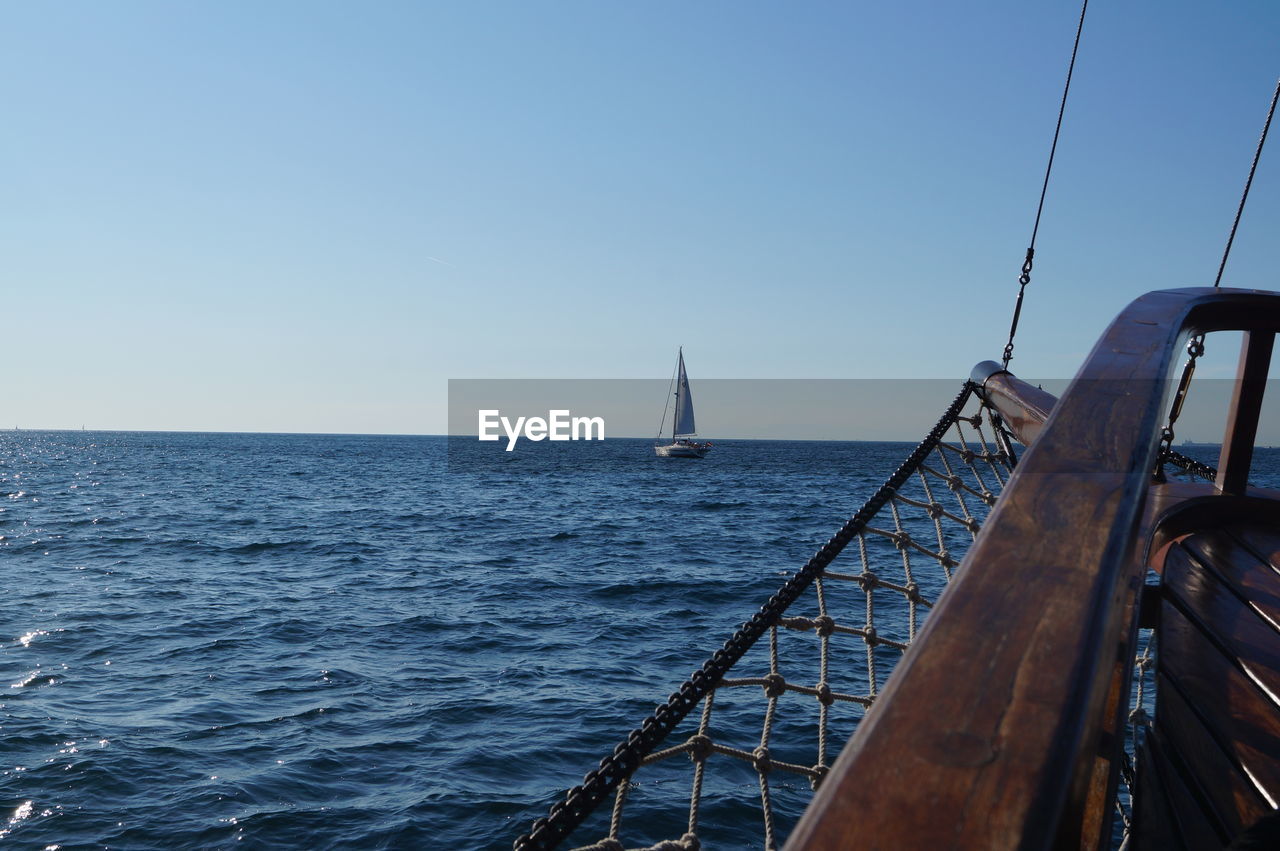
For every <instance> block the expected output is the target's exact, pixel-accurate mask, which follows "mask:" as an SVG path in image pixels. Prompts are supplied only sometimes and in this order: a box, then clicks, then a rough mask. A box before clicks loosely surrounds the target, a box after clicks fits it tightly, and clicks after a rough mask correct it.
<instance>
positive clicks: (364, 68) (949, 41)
mask: <svg viewBox="0 0 1280 851" xmlns="http://www.w3.org/2000/svg"><path fill="white" fill-rule="evenodd" d="M1078 12H1079V7H1078V5H1077V4H1076V3H1075V2H1061V3H1058V2H1053V3H1049V2H1035V3H1026V2H1012V0H1009V2H976V3H963V4H960V3H940V2H935V3H910V2H904V3H866V2H852V0H841V2H829V3H824V2H805V3H785V4H784V3H781V2H776V3H764V2H754V1H753V0H749V2H741V0H736V2H697V3H688V2H628V3H623V2H598V0H589V2H588V1H587V0H583V2H568V0H555V2H531V0H520V2H497V1H496V0H493V1H492V2H483V3H468V2H461V0H459V2H451V3H428V2H404V3H398V2H390V0H382V2H377V3H364V4H357V3H354V2H352V3H334V2H315V0H308V2H268V3H250V2H236V0H230V1H229V2H213V0H208V2H199V3H195V2H169V0H166V2H127V3H89V2H77V3H60V4H47V3H22V2H14V0H9V2H5V3H4V26H3V27H0V75H3V79H4V80H5V87H4V88H5V98H4V102H5V131H4V133H3V134H0V154H2V155H3V162H4V163H5V169H4V172H3V175H4V176H3V193H2V194H3V198H4V203H3V205H2V206H0V256H3V258H4V264H3V268H4V283H3V285H2V286H3V290H2V291H3V294H4V310H3V314H4V320H5V322H4V327H5V334H4V352H5V356H4V364H5V370H4V373H5V381H4V385H5V392H4V393H3V395H0V423H3V424H4V425H5V426H6V427H8V426H11V425H14V424H17V425H21V426H23V427H30V428H40V427H49V428H61V427H72V428H78V427H79V426H80V425H81V424H85V425H87V426H89V427H90V428H120V429H126V428H139V429H208V430H265V431H321V432H332V431H338V432H399V433H439V432H442V431H444V428H445V404H446V379H448V378H480V377H496V378H519V377H562V378H603V377H617V378H635V377H644V378H666V377H667V376H668V375H669V372H670V369H671V363H672V361H673V359H674V355H675V350H676V346H677V345H681V344H683V345H684V347H685V353H686V356H687V359H688V361H689V366H690V370H691V372H692V373H693V374H694V376H695V377H697V376H703V377H714V378H788V377H800V378H864V377H916V378H939V377H954V378H955V379H956V380H959V379H961V378H963V377H964V376H966V375H967V374H968V371H969V368H970V366H971V365H972V364H973V363H974V362H976V361H978V360H982V359H986V358H994V357H998V355H999V353H1000V350H1001V348H1002V346H1003V343H1004V337H1005V334H1006V332H1007V328H1008V319H1009V313H1010V310H1011V308H1012V302H1013V296H1014V293H1015V288H1016V278H1017V273H1018V268H1019V266H1020V264H1021V260H1022V254H1023V252H1024V250H1025V248H1026V244H1027V239H1028V237H1029V235H1030V230H1031V222H1032V215H1033V212H1034V206H1035V201H1036V197H1037V195H1038V192H1039V186H1040V181H1041V178H1042V173H1043V168H1044V162H1045V158H1046V156H1047V154H1048V147H1049V141H1050V137H1051V133H1052V129H1053V121H1054V118H1055V117H1056V112H1057V105H1058V98H1059V96H1060V93H1061V87H1062V82H1063V76H1064V74H1065V70H1066V62H1067V59H1068V56H1069V53H1070V47H1071V39H1072V37H1073V35H1074V27H1075V21H1076V17H1077V15H1078ZM1278 44H1280V4H1278V3H1275V2H1270V0H1255V1H1254V2H1232V3H1205V2H1169V0H1134V2H1126V3H1103V2H1095V3H1094V4H1093V6H1092V8H1091V9H1090V13H1089V20H1088V21H1087V23H1086V27H1085V35H1084V40H1083V44H1082V47H1081V55H1080V59H1079V62H1078V65H1077V74H1076V81H1075V84H1074V87H1073V91H1072V100H1071V103H1070V104H1069V107H1068V112H1067V121H1066V127H1065V130H1064V134H1063V138H1062V141H1061V143H1060V147H1059V154H1058V164H1057V167H1056V171H1055V175H1054V182H1053V184H1052V186H1051V190H1050V198H1049V202H1048V206H1047V208H1046V212H1045V217H1044V220H1043V224H1042V226H1041V232H1040V239H1039V243H1038V252H1037V265H1036V270H1035V273H1034V279H1033V284H1032V287H1031V289H1030V290H1029V292H1028V302H1027V305H1026V309H1025V314H1024V320H1023V327H1022V329H1021V331H1020V334H1019V346H1018V351H1017V357H1016V359H1015V361H1014V367H1015V369H1016V370H1017V371H1018V372H1020V373H1021V374H1024V375H1028V376H1069V375H1071V374H1073V373H1074V371H1075V369H1076V368H1077V366H1078V364H1079V361H1080V359H1081V358H1082V357H1083V355H1084V354H1085V353H1086V352H1087V351H1088V349H1089V347H1090V346H1091V345H1092V341H1093V340H1094V338H1095V337H1096V336H1097V335H1098V334H1099V333H1100V332H1101V330H1102V328H1103V326H1104V325H1105V324H1106V322H1107V321H1109V319H1110V318H1111V317H1112V315H1114V313H1115V312H1116V311H1117V310H1119V309H1120V308H1121V307H1122V306H1123V305H1124V304H1125V303H1127V302H1128V301H1129V300H1130V299H1131V298H1133V297H1134V296H1136V295H1138V294H1140V293H1142V292H1144V291H1146V290H1148V289H1152V288H1157V287H1165V286H1189V285H1201V284H1209V283H1211V282H1212V278H1213V275H1214V273H1215V271H1216V269H1217V262H1218V258H1219V256H1220V254H1221V250H1222V245H1223V243H1224V242H1225V239H1226V234H1227V230H1228V228H1229V225H1230V219H1231V216H1232V215H1233V213H1234V211H1235V206H1236V203H1237V201H1238V198H1239V193H1240V190H1241V188H1242V185H1243V182H1244V177H1245V173H1246V170H1247V167H1248V163H1249V160H1250V158H1251V156H1252V153H1253V147H1254V145H1255V143H1256V141H1257V136H1258V132H1259V130H1260V129H1261V124H1262V119H1263V116H1264V112H1265V108H1266V105H1267V101H1268V99H1269V97H1270V95H1271V92H1272V90H1273V88H1274V86H1275V82H1276V77H1277V75H1280V50H1278V49H1277V45H1278ZM1278 131H1280V128H1278ZM1268 153H1269V156H1268V157H1264V160H1263V163H1262V167H1261V169H1260V172H1259V176H1258V178H1257V180H1256V182H1255V185H1254V190H1253V196H1252V198H1251V200H1250V209H1249V210H1248V211H1247V213H1246V218H1245V222H1244V225H1243V227H1242V230H1241V232H1240V234H1239V236H1238V237H1237V242H1236V248H1235V251H1234V253H1233V258H1232V261H1231V264H1230V265H1229V267H1228V273H1227V279H1226V282H1227V283H1228V284H1232V285H1237V286H1249V287H1260V288H1268V289H1272V288H1280V287H1277V284H1278V283H1280V282H1278V281H1277V272H1276V269H1277V256H1276V247H1277V241H1276V234H1278V233H1280V140H1273V143H1272V146H1271V150H1270V151H1269V152H1268ZM1228 355H1229V356H1228V357H1227V360H1231V359H1233V358H1234V352H1230V353H1228ZM655 404H657V403H656V402H655ZM941 404H942V400H940V406H941ZM700 413H701V414H702V416H703V418H704V419H707V418H709V417H710V416H711V412H709V411H706V412H700Z"/></svg>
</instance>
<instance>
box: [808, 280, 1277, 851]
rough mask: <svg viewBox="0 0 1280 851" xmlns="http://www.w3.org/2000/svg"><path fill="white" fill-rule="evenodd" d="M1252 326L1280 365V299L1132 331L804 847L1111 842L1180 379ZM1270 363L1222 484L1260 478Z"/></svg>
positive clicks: (1095, 378)
mask: <svg viewBox="0 0 1280 851" xmlns="http://www.w3.org/2000/svg"><path fill="white" fill-rule="evenodd" d="M1233 329H1235V330H1245V331H1247V332H1249V334H1248V335H1247V339H1248V340H1249V341H1254V340H1263V339H1265V340H1267V341H1268V342H1267V343H1266V347H1267V350H1268V354H1269V341H1270V339H1271V338H1272V336H1273V335H1274V333H1275V332H1276V331H1277V330H1280V295H1277V294H1273V293H1264V292H1257V291H1243V290H1214V289H1210V288H1201V289H1190V290H1164V291H1158V292H1154V293H1149V294H1147V295H1145V296H1143V297H1141V298H1139V299H1137V300H1136V301H1134V302H1133V303H1132V304H1131V305H1130V306H1129V307H1128V308H1127V309H1126V310H1125V311H1124V312H1123V313H1122V314H1121V315H1120V316H1119V317H1118V318H1117V319H1116V320H1115V322H1113V323H1112V325H1111V327H1110V328H1109V329H1108V330H1107V332H1106V333H1105V334H1104V336H1103V337H1102V339H1101V340H1100V341H1099V342H1098V344H1097V346H1095V348H1094V350H1093V352H1092V354H1091V355H1090V356H1089V359H1088V360H1087V362H1086V363H1085V365H1084V367H1083V368H1082V369H1081V371H1080V373H1079V374H1078V375H1077V377H1076V378H1075V380H1074V381H1073V382H1072V384H1071V386H1070V387H1069V388H1068V389H1067V391H1066V393H1065V394H1063V396H1062V398H1061V400H1059V401H1058V403H1057V404H1056V405H1052V413H1050V414H1049V416H1048V419H1047V421H1045V422H1044V424H1043V429H1042V430H1041V431H1040V432H1039V434H1038V436H1031V440H1032V443H1031V447H1030V449H1029V450H1028V451H1027V452H1026V454H1025V455H1024V456H1023V458H1022V459H1021V461H1020V462H1019V464H1018V467H1017V470H1016V471H1015V473H1014V475H1013V477H1012V478H1011V480H1010V482H1009V484H1008V485H1007V486H1006V488H1005V490H1004V493H1003V494H1002V496H1001V498H1000V501H999V502H998V503H997V505H996V507H995V508H994V509H993V511H992V514H991V516H990V517H989V518H988V520H987V522H986V524H985V525H984V527H983V530H982V532H981V534H980V535H979V537H978V540H977V541H976V542H975V543H974V545H973V547H972V548H971V549H970V551H969V553H968V555H967V556H966V558H965V561H964V566H963V568H962V569H961V571H960V572H959V574H958V576H957V579H956V580H955V582H953V583H952V585H951V586H950V588H948V590H947V591H946V593H945V594H943V596H942V598H941V599H940V600H939V603H938V606H937V607H936V608H935V610H934V612H933V614H932V615H931V616H930V618H929V620H928V622H927V624H926V625H925V627H924V629H923V631H922V632H921V634H920V636H919V637H918V638H917V640H916V642H915V644H914V645H913V646H912V647H911V649H910V650H909V651H908V653H907V655H906V656H905V657H904V658H903V660H902V661H901V662H900V663H899V665H898V668H897V670H896V671H895V673H894V675H893V677H892V678H891V679H890V682H889V684H888V686H887V688H886V689H885V691H884V693H883V694H882V695H881V696H880V698H879V699H878V701H877V702H876V704H875V705H874V707H873V708H872V709H871V710H870V711H869V713H868V715H867V717H866V718H865V719H864V721H863V722H862V724H861V726H860V727H859V729H858V731H857V733H856V735H855V736H854V737H853V739H852V740H851V741H850V743H849V744H848V745H847V746H846V748H845V750H844V752H843V753H842V754H841V755H840V758H839V759H838V760H837V762H836V764H835V766H834V767H833V769H832V772H831V774H830V776H829V777H828V778H827V779H826V781H825V782H824V783H823V785H822V787H821V789H820V790H819V791H818V794H817V796H816V797H815V799H814V801H813V803H812V805H811V806H810V808H809V810H808V811H807V812H806V813H805V815H804V817H803V818H802V819H801V822H800V824H799V825H798V826H797V827H796V829H795V831H794V832H793V833H792V836H791V839H790V841H789V842H788V845H787V848H788V849H790V851H814V850H815V849H832V848H886V849H903V848H930V849H936V848H984V849H986V848H1051V847H1053V848H1068V847H1071V848H1078V847H1098V846H1102V845H1107V844H1109V830H1110V827H1109V825H1110V798H1111V795H1112V794H1113V793H1114V788H1115V782H1116V780H1115V778H1116V770H1115V765H1116V760H1117V758H1118V755H1119V752H1120V748H1121V747H1122V739H1123V735H1122V729H1123V727H1122V724H1121V720H1122V718H1123V714H1124V711H1125V705H1124V704H1125V702H1126V701H1127V694H1128V668H1129V663H1128V660H1129V659H1130V658H1131V643H1132V640H1133V635H1134V632H1135V629H1136V626H1135V621H1136V606H1135V601H1136V599H1137V593H1138V591H1139V588H1140V586H1141V583H1142V576H1143V570H1144V568H1143V563H1144V558H1143V556H1144V551H1145V547H1146V541H1145V540H1139V536H1138V534H1137V531H1136V530H1137V529H1138V527H1139V526H1140V524H1141V520H1142V516H1143V512H1144V508H1149V506H1147V505H1146V503H1147V500H1148V494H1149V484H1150V481H1151V473H1152V470H1153V469H1154V466H1155V461H1156V457H1157V453H1158V448H1159V447H1158V444H1159V437H1160V428H1161V425H1162V424H1163V421H1164V417H1165V415H1166V413H1167V410H1168V407H1167V406H1168V403H1169V399H1170V397H1171V394H1172V390H1173V386H1172V381H1171V380H1170V379H1171V371H1172V369H1173V368H1174V366H1175V364H1176V362H1177V361H1178V359H1179V357H1180V355H1181V348H1182V345H1183V343H1184V342H1185V341H1186V339H1187V337H1188V336H1189V335H1190V334H1192V333H1204V332H1211V331H1221V330H1233ZM1262 347H1263V344H1262V343H1260V342H1258V343H1255V342H1249V343H1247V344H1246V352H1245V354H1244V355H1242V363H1244V362H1246V361H1247V362H1248V363H1249V364H1251V366H1247V367H1246V368H1245V369H1243V370H1242V376H1241V377H1240V379H1238V381H1239V383H1240V386H1241V389H1240V390H1239V391H1238V393H1237V399H1236V403H1235V404H1236V407H1235V410H1234V411H1233V413H1232V414H1231V416H1230V419H1229V421H1230V424H1231V429H1232V431H1231V433H1229V434H1228V435H1227V438H1226V439H1225V440H1224V449H1223V458H1222V463H1221V465H1220V466H1221V468H1222V470H1223V472H1222V478H1221V479H1220V483H1219V487H1234V486H1235V485H1236V484H1237V483H1239V482H1243V481H1244V478H1243V477H1245V476H1247V466H1248V457H1247V456H1248V452H1247V451H1246V450H1245V449H1244V446H1243V444H1244V442H1245V441H1244V439H1243V435H1244V434H1246V433H1247V434H1248V437H1249V441H1248V442H1249V443H1250V444H1251V442H1252V436H1253V430H1254V429H1255V428H1256V420H1257V410H1258V408H1257V404H1256V397H1257V396H1258V395H1259V391H1260V386H1261V384H1260V381H1261V379H1265V372H1266V367H1265V364H1264V361H1265V360H1266V359H1265V358H1264V357H1263V355H1262ZM1250 352H1251V353H1250ZM1259 376H1261V379H1260V378H1259ZM1041 401H1043V400H1041ZM1050 404H1051V403H1050ZM1030 418H1031V419H1033V417H1030ZM1237 436H1240V439H1239V440H1237V439H1236V438H1237ZM1228 444H1229V445H1230V446H1231V447H1232V449H1231V450H1230V452H1228V449H1227V446H1228ZM1241 471H1243V472H1241ZM1122 696H1123V699H1122Z"/></svg>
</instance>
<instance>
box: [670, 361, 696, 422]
mask: <svg viewBox="0 0 1280 851" xmlns="http://www.w3.org/2000/svg"><path fill="white" fill-rule="evenodd" d="M697 433H698V429H697V426H695V425H694V424H693V396H691V395H690V394H689V376H687V375H685V374H684V352H683V351H681V352H680V370H679V377H678V378H677V379H676V419H675V434H674V436H675V437H687V436H691V435H694V434H697Z"/></svg>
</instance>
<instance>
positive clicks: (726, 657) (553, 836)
mask: <svg viewBox="0 0 1280 851" xmlns="http://www.w3.org/2000/svg"><path fill="white" fill-rule="evenodd" d="M974 388H975V385H974V384H973V383H972V382H965V385H964V388H963V389H962V390H961V391H960V394H959V395H958V396H956V398H955V401H954V402H952V403H951V407H949V408H947V410H946V413H944V414H943V415H942V418H941V419H939V420H938V423H937V425H935V426H934V427H933V430H932V431H930V432H929V435H928V436H927V437H926V438H925V439H924V440H923V441H921V442H920V445H919V446H917V447H916V448H915V450H914V451H913V452H912V453H911V455H909V456H908V457H907V460H906V461H904V462H903V463H902V466H900V467H899V468H898V469H897V471H896V472H895V473H894V474H893V475H892V476H890V477H889V479H888V481H886V482H885V483H884V484H883V485H881V486H880V489H879V490H877V491H876V492H875V494H874V495H873V496H872V497H871V499H869V500H867V502H866V504H865V505H863V506H862V508H860V509H858V511H857V513H855V514H854V515H853V516H852V517H850V518H849V520H848V521H846V522H845V524H844V526H842V527H841V528H840V531H838V532H836V534H835V535H834V536H833V537H832V538H831V540H829V541H827V543H826V544H825V545H823V547H822V549H820V550H818V552H817V553H816V554H815V555H814V556H813V558H811V559H809V561H808V562H806V563H805V566H804V567H803V568H801V569H800V571H799V572H798V573H796V574H794V575H793V576H792V577H791V578H790V579H788V580H787V581H786V582H785V583H784V584H783V586H782V587H781V588H779V589H778V591H776V592H775V593H774V595H773V596H772V597H770V598H769V600H768V602H766V603H765V604H764V605H763V606H761V607H760V609H759V610H758V611H757V612H756V613H755V614H754V615H752V616H751V620H749V621H747V622H746V623H744V624H743V625H742V627H741V628H739V629H738V631H737V632H736V633H734V636H733V637H732V638H730V639H729V640H728V641H726V642H725V643H724V646H723V647H722V648H720V649H719V650H717V651H716V652H715V653H714V654H713V655H712V656H711V658H710V659H708V660H707V661H706V662H705V663H703V665H702V667H701V668H699V669H698V670H697V671H694V672H693V674H692V676H690V677H689V679H687V680H685V682H684V683H683V684H682V685H681V686H680V688H679V689H678V690H677V691H675V692H673V693H672V694H671V696H670V697H668V698H667V702H666V703H664V704H663V705H661V706H659V707H658V708H657V709H655V710H654V712H653V714H652V715H650V716H649V717H648V718H646V719H645V720H644V722H643V723H642V724H641V725H640V726H639V727H637V728H636V729H634V730H632V731H631V734H630V735H629V736H627V738H626V740H625V741H623V742H622V743H621V744H619V745H618V746H617V747H616V748H614V750H613V753H612V754H611V755H610V756H607V757H605V758H604V759H602V760H600V766H599V767H598V768H596V769H594V770H593V771H591V772H590V773H589V774H587V776H586V777H584V778H583V780H582V785H580V786H575V787H573V788H572V789H570V790H569V792H568V793H567V794H566V795H565V797H564V799H563V800H561V801H560V802H558V803H556V804H555V805H554V806H552V808H551V811H550V812H549V813H548V814H547V815H546V816H545V817H543V818H540V819H538V820H537V821H536V822H534V823H533V827H532V828H531V829H530V831H529V832H528V833H527V834H525V835H523V836H521V837H520V838H519V839H517V840H516V841H515V845H514V848H515V851H533V849H548V848H555V847H556V846H557V845H558V844H559V843H560V841H561V840H563V839H565V838H566V837H567V836H568V835H569V834H570V833H572V832H573V831H574V829H576V828H577V827H578V825H580V824H582V822H583V821H584V820H585V819H586V818H587V816H589V815H590V814H591V813H592V812H593V811H594V810H595V808H596V807H598V806H599V805H600V803H601V802H602V801H604V799H605V798H606V797H608V795H609V794H610V793H611V792H613V791H614V790H615V789H617V787H618V785H619V784H620V783H621V782H622V781H623V779H625V778H627V777H630V776H631V774H632V773H633V772H634V771H635V770H636V769H637V768H638V767H639V766H640V761H641V760H642V759H644V757H646V756H647V755H648V754H649V753H651V752H652V751H653V749H654V748H655V747H657V746H658V745H659V744H660V743H661V742H662V740H663V739H665V738H666V737H667V735H668V734H669V733H670V732H671V731H672V730H673V729H675V726H676V725H677V724H679V723H680V721H681V720H683V719H684V717H685V716H686V715H688V714H689V711H690V710H692V709H693V708H694V707H695V706H697V705H698V703H699V702H701V701H702V699H703V698H704V697H705V696H706V695H707V693H708V692H709V691H711V690H712V689H714V688H715V687H716V686H717V685H718V684H719V683H720V680H721V679H723V678H724V675H725V674H726V673H728V672H729V669H730V668H731V667H733V665H734V664H735V663H737V661H738V660H739V659H741V658H742V656H743V655H744V654H745V653H746V652H747V651H748V650H749V649H751V646H752V645H753V644H755V643H756V640H757V639H758V638H760V636H762V635H764V633H765V632H766V631H767V630H768V629H769V627H771V626H773V625H774V624H776V623H777V622H778V619H779V618H780V617H782V614H783V613H784V612H785V611H786V609H787V607H788V606H790V605H791V604H792V603H794V602H795V601H796V600H797V599H798V598H799V597H800V595H801V593H803V592H804V590H805V589H806V588H808V587H809V585H810V584H811V583H812V582H813V580H814V579H815V578H816V577H817V576H818V575H819V574H821V573H822V571H823V570H825V569H826V568H827V566H828V565H829V564H831V562H832V561H834V560H835V558H836V556H838V555H839V554H840V552H841V550H843V549H844V548H845V546H846V545H847V544H848V543H849V542H850V541H852V540H853V539H854V537H855V536H856V535H857V534H858V533H860V532H861V531H862V530H863V529H864V528H866V525H867V523H868V522H870V520H871V519H872V518H873V517H875V515H876V513H877V512H879V511H880V509H881V508H883V507H884V506H885V504H886V503H888V502H889V500H890V499H892V498H893V495H894V494H895V493H896V492H897V491H898V489H899V488H900V487H902V486H903V485H904V484H905V483H906V481H907V479H909V478H910V477H911V476H912V475H914V474H915V472H916V470H917V469H919V467H920V465H921V464H922V463H924V460H925V459H926V458H927V457H929V453H930V452H932V451H933V450H934V448H935V447H937V445H938V443H939V442H940V441H941V440H942V438H943V436H944V435H945V434H946V433H947V430H948V429H950V428H951V426H952V425H954V424H955V421H956V419H957V418H958V417H959V415H960V410H961V409H962V408H963V407H964V404H965V402H967V401H968V400H969V396H970V394H972V393H973V391H974Z"/></svg>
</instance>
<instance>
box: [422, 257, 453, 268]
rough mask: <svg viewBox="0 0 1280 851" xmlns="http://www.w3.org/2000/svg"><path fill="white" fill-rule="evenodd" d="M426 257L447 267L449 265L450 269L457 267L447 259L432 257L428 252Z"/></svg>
mask: <svg viewBox="0 0 1280 851" xmlns="http://www.w3.org/2000/svg"><path fill="white" fill-rule="evenodd" d="M427 259H428V260H434V261H435V262H437V263H439V264H440V265H441V266H448V267H450V268H451V269H452V268H457V267H456V266H454V265H453V264H452V263H450V262H449V261H448V260H441V259H440V258H439V257H432V256H431V255H430V254H428V255H427Z"/></svg>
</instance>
